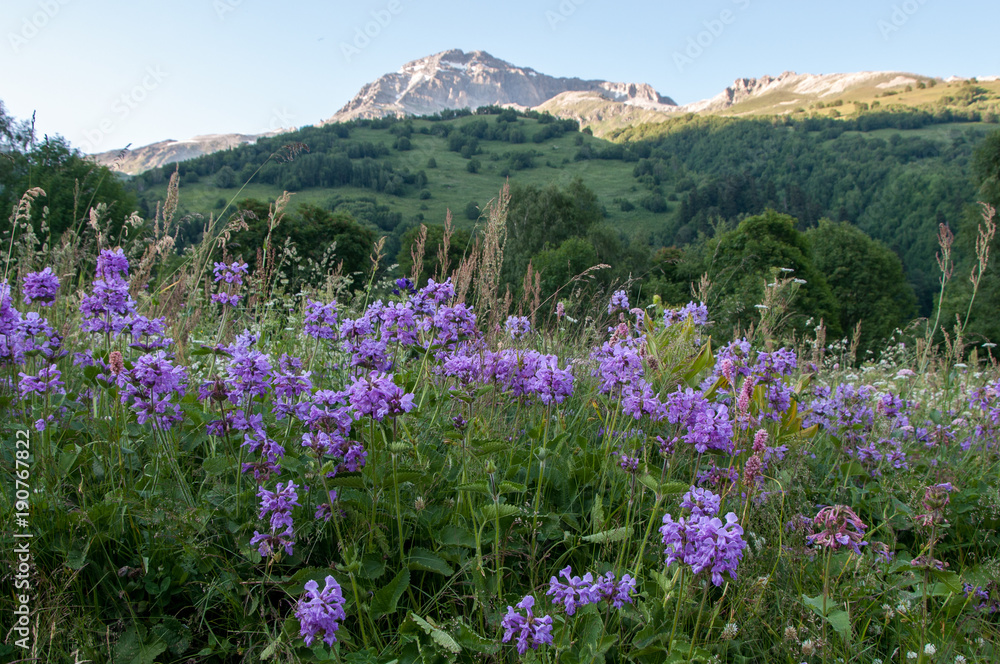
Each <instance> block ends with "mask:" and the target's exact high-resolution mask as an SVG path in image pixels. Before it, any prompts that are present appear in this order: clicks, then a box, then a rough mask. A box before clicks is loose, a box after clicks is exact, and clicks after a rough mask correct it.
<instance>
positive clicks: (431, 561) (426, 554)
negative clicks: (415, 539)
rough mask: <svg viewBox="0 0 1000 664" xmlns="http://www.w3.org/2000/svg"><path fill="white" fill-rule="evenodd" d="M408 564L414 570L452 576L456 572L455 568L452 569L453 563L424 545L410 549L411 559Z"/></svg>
mask: <svg viewBox="0 0 1000 664" xmlns="http://www.w3.org/2000/svg"><path fill="white" fill-rule="evenodd" d="M407 566H408V567H409V568H410V569H413V570H420V571H422V572H434V573H435V574H443V575H444V576H451V575H452V574H454V573H455V570H454V569H452V567H451V565H449V564H448V563H447V561H445V559H444V558H442V557H441V556H439V555H437V554H436V553H434V552H432V551H428V550H427V549H424V548H422V547H416V548H414V549H411V550H410V559H409V561H408V562H407Z"/></svg>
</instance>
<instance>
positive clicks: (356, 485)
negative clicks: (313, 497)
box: [327, 475, 365, 489]
mask: <svg viewBox="0 0 1000 664" xmlns="http://www.w3.org/2000/svg"><path fill="white" fill-rule="evenodd" d="M327 483H328V484H329V485H330V486H334V487H342V488H344V489H364V488H365V480H364V478H363V477H361V476H360V475H353V476H352V475H344V476H341V475H338V476H337V477H334V478H332V479H329V480H327Z"/></svg>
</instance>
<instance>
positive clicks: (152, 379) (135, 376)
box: [115, 350, 187, 429]
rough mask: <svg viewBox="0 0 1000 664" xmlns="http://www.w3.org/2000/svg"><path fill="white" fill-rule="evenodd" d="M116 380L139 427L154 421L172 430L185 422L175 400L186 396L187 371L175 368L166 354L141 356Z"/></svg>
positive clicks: (124, 401)
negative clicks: (176, 425) (174, 426)
mask: <svg viewBox="0 0 1000 664" xmlns="http://www.w3.org/2000/svg"><path fill="white" fill-rule="evenodd" d="M115 380H116V381H117V383H118V387H119V388H121V390H122V392H121V402H122V403H123V404H125V405H127V406H129V407H130V408H131V409H132V410H134V411H135V413H136V420H137V421H138V422H139V424H145V423H146V422H147V421H150V420H152V421H153V422H154V423H155V424H156V425H158V426H159V427H161V428H162V429H169V428H170V427H171V426H173V425H174V424H175V423H177V422H180V421H181V420H182V417H181V409H180V406H179V405H177V403H175V402H174V401H172V399H174V398H178V399H179V398H180V397H183V396H184V392H185V389H186V386H187V371H186V370H185V369H184V367H178V366H174V363H173V360H171V359H170V358H169V357H168V356H167V354H166V353H165V352H164V351H162V350H160V351H157V352H156V353H153V354H149V355H143V356H141V357H140V358H139V359H137V360H136V361H135V363H134V364H133V366H132V368H131V369H125V370H123V371H121V372H120V373H119V374H118V375H117V376H115Z"/></svg>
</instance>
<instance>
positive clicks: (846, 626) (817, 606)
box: [802, 595, 851, 639]
mask: <svg viewBox="0 0 1000 664" xmlns="http://www.w3.org/2000/svg"><path fill="white" fill-rule="evenodd" d="M802 602H803V603H804V604H805V605H806V606H808V607H809V608H811V609H812V610H813V612H814V613H815V614H816V615H818V616H819V617H820V618H823V619H824V620H826V621H827V622H828V623H830V626H831V627H833V628H834V629H835V630H837V632H839V633H840V635H841V636H842V637H844V639H850V637H851V620H850V616H849V615H848V614H847V611H844V610H843V609H841V608H838V607H839V604H838V603H837V602H835V601H833V600H832V599H829V598H827V600H826V614H825V615H824V614H823V595H816V597H809V596H808V595H802Z"/></svg>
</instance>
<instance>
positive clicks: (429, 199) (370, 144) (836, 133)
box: [133, 84, 997, 312]
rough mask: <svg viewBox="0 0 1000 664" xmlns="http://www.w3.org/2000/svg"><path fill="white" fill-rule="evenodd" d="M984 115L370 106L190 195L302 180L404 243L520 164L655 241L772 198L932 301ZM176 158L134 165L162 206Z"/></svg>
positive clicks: (198, 175)
mask: <svg viewBox="0 0 1000 664" xmlns="http://www.w3.org/2000/svg"><path fill="white" fill-rule="evenodd" d="M942 86H944V88H945V89H946V91H947V85H945V84H939V85H938V86H936V88H935V94H939V95H940V92H941V90H940V88H942ZM969 88H970V86H969V85H968V84H965V85H964V86H962V87H961V88H959V89H960V90H965V91H968V89H969ZM926 92H927V88H924V89H914V90H913V92H912V94H913V95H919V94H925V93H926ZM909 94H910V93H908V92H907V93H900V95H890V97H892V98H896V97H902V96H905V95H909ZM983 119H984V116H983V114H982V112H981V111H980V110H976V109H972V108H970V109H969V110H966V111H961V110H958V109H957V108H956V109H952V108H949V109H938V110H937V111H935V112H931V111H929V110H924V111H917V110H912V109H911V110H895V111H887V110H870V109H869V110H868V111H863V112H860V113H857V114H855V115H854V116H852V117H850V118H846V117H845V118H840V119H836V118H833V117H828V116H824V115H821V114H818V113H816V114H812V115H809V116H808V117H803V118H801V119H795V118H794V117H792V116H787V115H786V116H781V117H776V116H772V117H765V118H732V117H728V118H727V117H718V116H715V117H712V116H696V115H687V116H683V117H678V118H675V119H672V120H669V121H667V122H661V123H655V124H646V125H637V126H635V127H630V128H628V129H626V130H622V131H618V132H614V133H613V136H612V138H613V139H614V140H603V139H599V138H595V137H593V136H591V135H590V133H589V132H580V131H577V125H576V123H575V122H574V121H572V120H557V119H555V118H553V117H552V116H548V115H544V114H539V113H536V112H529V113H527V114H521V113H515V112H514V111H511V110H503V109H499V108H492V109H480V111H479V112H477V113H476V114H471V113H469V112H453V113H449V114H447V117H444V118H442V117H439V116H435V117H429V118H416V119H406V120H400V119H396V118H385V119H380V120H365V121H357V122H352V123H348V124H342V125H328V126H324V127H307V128H304V129H302V130H299V131H297V132H294V133H291V134H287V135H283V136H281V137H278V138H273V139H267V140H262V141H259V142H258V143H257V144H255V145H248V146H243V147H240V148H237V149H234V150H230V151H226V152H220V153H215V154H212V155H207V156H205V157H201V158H199V159H195V160H192V161H189V162H184V163H182V164H180V165H179V167H178V168H179V172H180V174H181V183H182V185H181V197H180V198H181V202H180V208H179V210H180V212H181V213H184V214H192V215H194V214H201V215H206V216H207V215H208V214H210V213H215V214H218V213H220V212H221V211H222V210H223V209H224V208H225V207H226V205H227V204H228V203H229V202H230V201H231V200H235V201H237V202H238V201H240V200H242V199H245V198H255V199H263V200H268V199H274V198H276V197H277V196H278V195H279V194H280V193H281V192H282V191H285V190H288V191H292V192H294V194H295V197H294V198H293V205H294V204H295V203H299V204H301V203H309V204H312V205H316V206H319V207H321V208H325V209H327V210H330V211H341V212H348V213H350V214H351V215H352V216H354V217H355V218H356V219H357V220H358V221H359V222H360V223H362V224H363V225H365V226H367V227H369V228H371V229H372V230H373V231H375V232H377V233H380V234H386V235H389V236H390V245H389V246H390V248H392V249H393V250H395V249H396V248H398V246H399V241H400V239H401V237H402V236H403V234H404V233H405V232H406V231H407V230H408V229H410V228H412V227H414V226H415V225H417V224H419V223H433V224H440V223H442V222H443V221H444V219H445V215H446V212H447V210H448V209H451V211H452V213H453V216H454V220H455V222H456V224H457V226H458V227H459V228H466V229H472V228H473V227H474V226H475V224H476V217H477V214H476V208H477V207H478V208H483V207H485V205H486V203H487V202H488V201H489V200H490V199H491V198H493V197H494V196H495V195H496V192H497V191H498V190H499V189H500V188H501V186H502V185H503V183H504V182H505V181H507V180H508V179H509V181H510V182H511V183H512V184H519V185H526V186H527V185H531V186H535V187H539V188H544V187H546V186H548V185H556V186H559V187H562V188H565V187H566V186H567V185H568V184H569V183H570V182H572V181H574V180H576V179H579V180H580V181H582V182H583V184H584V185H585V186H586V187H587V188H588V189H589V190H591V191H593V192H594V194H595V195H596V198H597V204H598V206H599V207H600V208H601V209H602V212H603V219H604V222H605V224H606V225H607V226H609V227H610V228H611V229H612V231H613V232H615V233H618V234H619V235H620V236H621V237H622V238H623V239H626V240H628V241H630V242H631V244H633V245H638V246H646V247H648V248H650V249H652V250H655V249H656V248H658V247H669V246H680V247H684V246H686V245H689V244H690V243H692V242H696V241H698V239H699V238H702V237H708V236H711V235H713V234H715V233H716V232H717V231H718V230H719V229H728V228H734V227H735V225H736V224H737V223H739V221H740V220H741V219H744V218H746V217H747V216H749V215H754V214H759V213H761V212H763V211H764V210H765V209H768V208H773V209H775V210H777V211H779V212H782V213H785V214H789V215H791V216H793V217H794V218H796V219H797V220H798V222H799V224H800V228H801V229H802V230H804V229H806V228H810V227H813V226H815V225H816V224H817V223H818V221H819V220H820V219H821V218H829V219H832V220H834V221H847V222H850V223H851V224H854V225H856V226H858V227H859V228H861V229H862V230H863V231H864V232H865V233H867V234H868V235H869V236H871V237H873V238H875V239H878V240H881V241H883V242H885V243H886V244H887V245H888V246H889V247H890V248H891V249H893V250H894V251H895V252H896V254H897V255H898V256H899V257H900V258H901V259H902V261H903V265H904V267H905V269H906V273H907V279H908V281H909V282H910V284H911V286H912V287H913V288H914V290H915V292H916V293H917V297H918V301H919V303H920V307H921V309H922V310H923V311H925V312H926V311H928V310H929V307H930V306H931V303H932V297H933V293H934V289H935V285H934V284H935V279H936V277H935V276H934V274H935V269H936V268H935V261H934V254H935V251H936V241H935V235H936V229H937V226H938V224H940V223H947V224H949V225H951V226H952V227H953V228H958V227H959V226H960V225H961V223H960V222H961V221H962V219H963V217H965V216H966V215H967V209H968V207H969V206H970V205H971V204H972V203H973V202H974V201H975V199H976V188H975V186H974V184H973V182H972V179H971V176H970V172H969V163H970V160H971V157H972V154H973V151H974V149H975V147H976V145H977V144H978V143H979V142H980V141H981V140H982V138H983V136H984V135H986V134H987V133H988V132H990V131H991V130H993V129H995V128H996V127H997V125H996V124H993V123H990V122H984V121H983ZM289 145H290V146H291V147H289ZM283 146H285V147H283ZM172 169H173V167H166V168H164V169H155V170H153V171H149V172H147V173H144V174H142V175H141V176H138V177H137V178H135V179H134V180H133V185H134V188H135V191H136V193H137V194H138V196H139V197H140V198H141V199H142V200H143V201H144V202H145V204H146V205H147V207H148V209H152V207H153V205H154V203H155V201H157V200H162V199H163V198H164V197H165V195H166V182H167V179H168V176H169V172H170V171H172ZM258 169H259V172H258ZM247 181H249V184H248V185H246V186H245V187H244V188H243V189H240V185H241V184H242V183H244V182H247ZM190 239H191V240H192V241H193V240H194V239H196V237H191V238H190ZM553 248H554V247H553Z"/></svg>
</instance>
